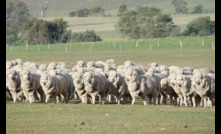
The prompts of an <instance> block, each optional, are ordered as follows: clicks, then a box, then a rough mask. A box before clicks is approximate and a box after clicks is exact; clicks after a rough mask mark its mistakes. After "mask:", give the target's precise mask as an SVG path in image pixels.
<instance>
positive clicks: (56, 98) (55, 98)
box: [53, 95, 58, 104]
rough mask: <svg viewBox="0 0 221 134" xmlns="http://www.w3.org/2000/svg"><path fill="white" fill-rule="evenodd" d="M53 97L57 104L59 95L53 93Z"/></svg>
mask: <svg viewBox="0 0 221 134" xmlns="http://www.w3.org/2000/svg"><path fill="white" fill-rule="evenodd" d="M53 98H54V104H57V100H58V96H56V95H53Z"/></svg>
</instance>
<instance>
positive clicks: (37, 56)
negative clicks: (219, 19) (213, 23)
mask: <svg viewBox="0 0 221 134" xmlns="http://www.w3.org/2000/svg"><path fill="white" fill-rule="evenodd" d="M179 41H181V43H182V49H181V46H180V42H179ZM158 42H159V46H158ZM203 42H204V43H203ZM212 43H213V45H215V36H205V37H179V38H164V39H147V40H129V41H106V42H94V43H93V44H92V43H90V42H86V43H67V44H52V45H50V46H48V45H40V46H39V48H38V46H37V45H30V46H28V48H27V50H26V46H13V47H7V48H6V60H14V59H16V58H21V59H22V60H23V61H33V62H37V63H41V64H42V63H47V64H48V63H49V62H53V61H54V62H57V63H58V62H61V61H63V62H65V63H66V64H67V65H68V66H69V67H73V65H75V64H76V62H77V61H78V60H84V61H86V62H88V61H91V60H92V61H98V60H102V61H106V60H107V59H110V58H113V59H115V60H116V62H117V64H118V65H120V64H123V63H124V61H126V60H131V61H134V62H135V63H137V64H141V65H144V66H147V67H149V64H150V63H151V62H158V63H159V64H163V65H167V66H171V65H178V66H181V67H185V66H193V67H195V68H203V67H209V68H212V69H215V51H214V49H212ZM114 44H115V45H114ZM92 45H93V48H92V49H91V51H90V49H89V48H90V47H89V46H91V47H92ZM193 63H194V64H193Z"/></svg>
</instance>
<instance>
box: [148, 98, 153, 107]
mask: <svg viewBox="0 0 221 134" xmlns="http://www.w3.org/2000/svg"><path fill="white" fill-rule="evenodd" d="M148 99H149V105H151V104H152V96H148Z"/></svg>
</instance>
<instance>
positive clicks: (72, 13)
mask: <svg viewBox="0 0 221 134" xmlns="http://www.w3.org/2000/svg"><path fill="white" fill-rule="evenodd" d="M68 15H69V16H70V17H74V16H76V13H75V11H71V12H70V13H69V14H68Z"/></svg>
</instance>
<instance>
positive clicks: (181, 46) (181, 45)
mask: <svg viewBox="0 0 221 134" xmlns="http://www.w3.org/2000/svg"><path fill="white" fill-rule="evenodd" d="M180 48H181V50H182V49H183V44H182V42H181V40H180Z"/></svg>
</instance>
